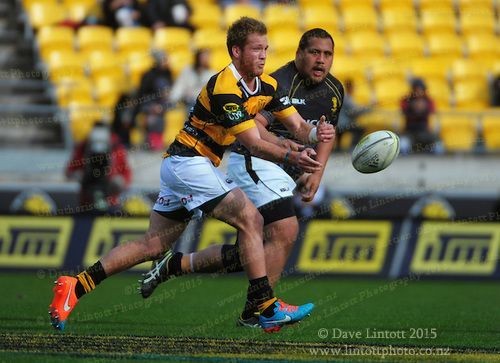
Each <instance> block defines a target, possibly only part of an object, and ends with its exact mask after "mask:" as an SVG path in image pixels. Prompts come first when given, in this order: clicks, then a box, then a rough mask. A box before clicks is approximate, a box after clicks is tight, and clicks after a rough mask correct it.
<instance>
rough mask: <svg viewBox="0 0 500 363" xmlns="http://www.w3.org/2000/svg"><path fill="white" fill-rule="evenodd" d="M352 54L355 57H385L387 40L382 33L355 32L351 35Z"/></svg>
mask: <svg viewBox="0 0 500 363" xmlns="http://www.w3.org/2000/svg"><path fill="white" fill-rule="evenodd" d="M349 44H350V50H351V55H353V56H355V57H365V58H372V57H383V56H384V55H385V42H384V39H383V38H382V36H381V35H379V34H378V33H374V32H355V33H352V34H351V35H350V37H349Z"/></svg>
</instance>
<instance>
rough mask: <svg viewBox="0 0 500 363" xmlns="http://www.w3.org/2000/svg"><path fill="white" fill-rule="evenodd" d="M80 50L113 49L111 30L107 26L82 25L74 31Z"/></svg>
mask: <svg viewBox="0 0 500 363" xmlns="http://www.w3.org/2000/svg"><path fill="white" fill-rule="evenodd" d="M76 40H77V44H78V49H79V50H80V52H91V51H96V50H102V51H111V50H113V30H112V29H111V28H109V27H107V26H94V25H92V26H90V25H88V26H82V27H81V28H80V29H78V31H77V33H76Z"/></svg>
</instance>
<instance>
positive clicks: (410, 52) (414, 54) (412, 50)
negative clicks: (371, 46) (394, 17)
mask: <svg viewBox="0 0 500 363" xmlns="http://www.w3.org/2000/svg"><path fill="white" fill-rule="evenodd" d="M387 45H388V49H389V52H390V54H391V56H392V57H393V58H397V59H414V58H420V57H422V56H423V55H424V52H425V43H424V40H423V38H422V37H421V36H420V35H418V34H417V33H416V32H411V33H409V32H399V33H391V34H389V35H388V36H387Z"/></svg>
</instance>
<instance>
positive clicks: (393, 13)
mask: <svg viewBox="0 0 500 363" xmlns="http://www.w3.org/2000/svg"><path fill="white" fill-rule="evenodd" d="M381 20H382V28H383V30H384V33H386V34H394V35H398V34H399V33H401V32H402V33H410V32H411V33H415V32H416V31H417V18H416V16H415V12H414V11H413V10H412V9H409V10H406V9H405V10H399V9H394V10H388V11H385V12H383V13H382V16H381Z"/></svg>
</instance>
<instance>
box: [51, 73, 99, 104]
mask: <svg viewBox="0 0 500 363" xmlns="http://www.w3.org/2000/svg"><path fill="white" fill-rule="evenodd" d="M55 96H56V99H57V104H58V105H59V106H60V107H67V106H68V105H69V104H91V103H93V99H94V97H93V86H92V82H91V81H90V80H89V79H87V78H80V79H78V78H75V79H65V80H62V81H59V82H57V83H55Z"/></svg>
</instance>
